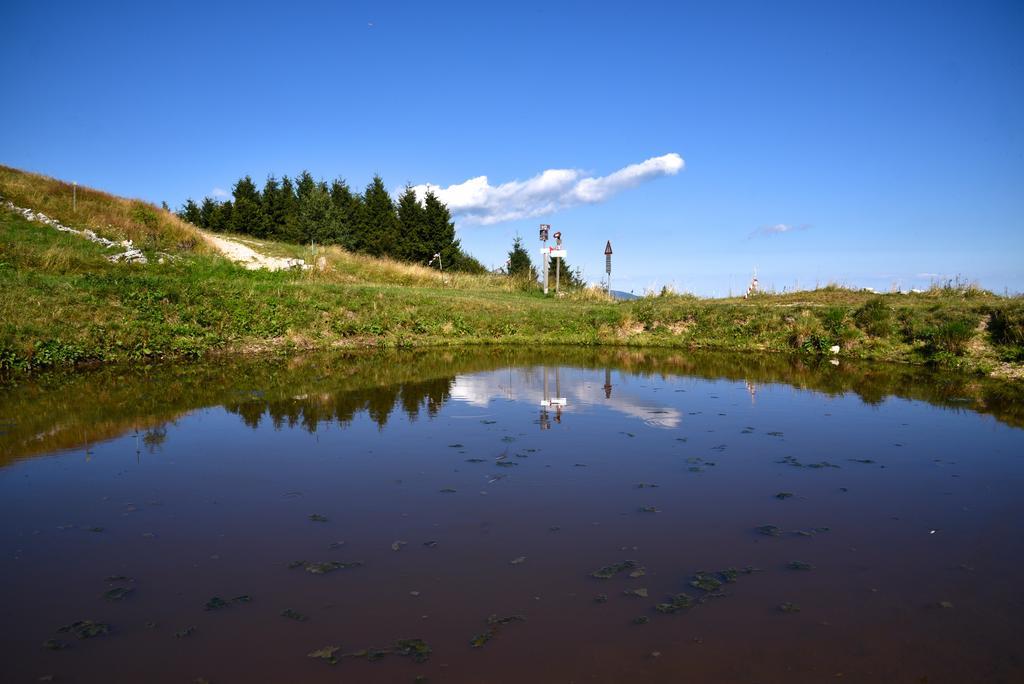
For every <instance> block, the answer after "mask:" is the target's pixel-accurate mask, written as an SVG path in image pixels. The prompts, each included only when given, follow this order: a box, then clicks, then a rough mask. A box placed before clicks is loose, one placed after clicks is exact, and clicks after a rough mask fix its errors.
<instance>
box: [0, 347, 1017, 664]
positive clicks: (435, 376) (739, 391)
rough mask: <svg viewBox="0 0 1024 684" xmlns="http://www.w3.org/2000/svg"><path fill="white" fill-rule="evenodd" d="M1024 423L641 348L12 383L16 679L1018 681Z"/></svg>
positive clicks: (1007, 412) (885, 384) (735, 362)
mask: <svg viewBox="0 0 1024 684" xmlns="http://www.w3.org/2000/svg"><path fill="white" fill-rule="evenodd" d="M1021 418H1022V415H1021V402H1020V401H1019V397H1017V396H1015V395H1014V394H1013V393H1012V392H1009V391H1008V390H1007V389H1006V388H1005V387H999V386H989V385H985V384H981V383H979V382H977V381H973V380H968V381H965V380H964V379H962V378H955V377H952V378H951V377H946V376H939V375H935V374H931V373H928V372H925V371H922V370H915V369H908V368H890V367H880V366H848V365H846V364H844V365H843V366H841V367H835V366H832V365H829V364H823V365H822V366H821V367H807V366H804V365H801V364H800V363H798V362H794V361H792V360H788V359H784V358H766V357H751V356H747V357H729V356H713V355H708V356H694V355H684V356H680V355H666V354H644V353H637V352H621V351H595V352H583V353H570V352H567V351H558V350H540V351H535V352H523V351H516V352H512V351H504V350H484V351H477V352H424V353H410V354H396V355H388V356H374V357H359V356H330V357H323V356H319V357H309V358H305V359H298V360H290V361H262V362H259V363H256V362H246V363H241V364H219V365H218V364H205V365H197V366H187V367H179V368H161V369H158V370H154V371H151V372H148V373H138V372H136V373H119V372H117V371H110V370H106V371H100V372H94V373H88V374H85V375H78V376H72V377H69V378H44V379H41V380H38V381H33V382H31V383H23V384H22V385H21V386H18V387H13V388H8V389H6V390H3V391H0V454H2V457H0V464H2V465H0V551H2V554H0V586H2V587H3V596H4V616H3V619H2V624H0V643H2V649H3V654H2V659H0V679H2V680H3V681H10V682H16V681H24V682H31V681H37V680H38V679H39V678H40V677H43V676H47V675H51V676H53V681H67V682H76V681H77V682H100V681H102V682H141V681H146V682H192V681H201V680H202V679H205V680H208V681H210V682H215V683H217V682H251V681H281V682H286V681H303V682H318V681H324V682H326V681H348V682H413V681H417V679H416V678H417V677H422V678H426V679H427V680H428V681H431V682H521V681H537V682H548V681H550V682H623V681H629V682H680V681H721V682H776V681H786V682H822V681H826V680H828V681H832V680H836V679H840V678H841V681H853V682H878V681H893V682H921V681H927V682H970V681H978V682H999V681H1005V682H1019V681H1024V652H1022V638H1021V634H1024V592H1022V590H1021V580H1022V573H1021V565H1022V562H1024V534H1022V532H1024V529H1022V528H1024V524H1022V522H1021V521H1022V520H1024V500H1022V497H1021V494H1020V492H1021V487H1022V484H1024V431H1022V430H1021V429H1020V425H1021V424H1022V420H1021ZM595 575H597V576H595ZM609 575H610V577H609ZM680 594H685V596H680ZM659 604H661V607H660V609H659V608H658V605H659ZM492 616H493V617H492ZM78 621H91V623H92V624H91V625H90V624H78V625H77V626H76V625H75V624H74V623H76V622H78ZM65 626H70V629H68V630H66V631H60V630H61V628H62V627H65ZM90 631H92V632H106V633H100V634H98V635H96V636H93V637H91V638H78V637H79V636H86V635H87V634H88V633H89V632H90ZM76 632H77V634H76ZM403 640H404V641H403ZM414 640H422V642H420V641H414ZM334 647H338V649H337V650H334ZM428 649H429V651H428ZM316 652H320V654H321V656H322V657H310V656H309V655H308V654H311V653H316ZM332 660H334V661H336V662H335V663H332V662H331V661H332Z"/></svg>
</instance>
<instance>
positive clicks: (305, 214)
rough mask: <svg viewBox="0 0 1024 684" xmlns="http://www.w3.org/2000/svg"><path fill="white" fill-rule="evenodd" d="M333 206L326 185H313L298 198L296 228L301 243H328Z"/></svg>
mask: <svg viewBox="0 0 1024 684" xmlns="http://www.w3.org/2000/svg"><path fill="white" fill-rule="evenodd" d="M333 218H334V205H333V204H332V203H331V195H330V193H329V192H328V190H327V185H326V183H314V184H313V186H312V187H311V188H309V189H307V190H306V191H305V192H304V193H303V194H302V196H301V197H300V198H299V216H298V228H299V234H301V235H302V238H303V242H309V241H312V242H315V243H317V244H325V243H329V242H330V237H331V232H332V231H331V224H332V220H333Z"/></svg>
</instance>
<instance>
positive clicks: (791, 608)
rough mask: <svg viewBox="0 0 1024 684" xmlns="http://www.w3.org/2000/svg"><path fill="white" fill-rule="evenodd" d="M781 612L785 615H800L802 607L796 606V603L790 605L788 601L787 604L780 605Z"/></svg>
mask: <svg viewBox="0 0 1024 684" xmlns="http://www.w3.org/2000/svg"><path fill="white" fill-rule="evenodd" d="M779 611H781V612H783V613H799V612H800V606H798V605H796V604H795V603H790V602H789V601H786V602H785V603H780V604H779Z"/></svg>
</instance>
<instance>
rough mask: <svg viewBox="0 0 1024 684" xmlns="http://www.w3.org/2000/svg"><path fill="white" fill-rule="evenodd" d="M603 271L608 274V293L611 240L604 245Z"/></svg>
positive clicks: (609, 286)
mask: <svg viewBox="0 0 1024 684" xmlns="http://www.w3.org/2000/svg"><path fill="white" fill-rule="evenodd" d="M604 272H605V273H607V274H608V293H609V294H611V291H612V241H611V240H609V241H608V242H607V243H606V244H605V246H604Z"/></svg>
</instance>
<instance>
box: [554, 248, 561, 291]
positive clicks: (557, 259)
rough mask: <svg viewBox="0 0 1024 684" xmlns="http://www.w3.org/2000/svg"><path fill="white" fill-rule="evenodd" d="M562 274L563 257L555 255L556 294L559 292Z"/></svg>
mask: <svg viewBox="0 0 1024 684" xmlns="http://www.w3.org/2000/svg"><path fill="white" fill-rule="evenodd" d="M561 275H562V257H555V296H557V295H558V293H559V288H558V281H559V279H560V277H561Z"/></svg>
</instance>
